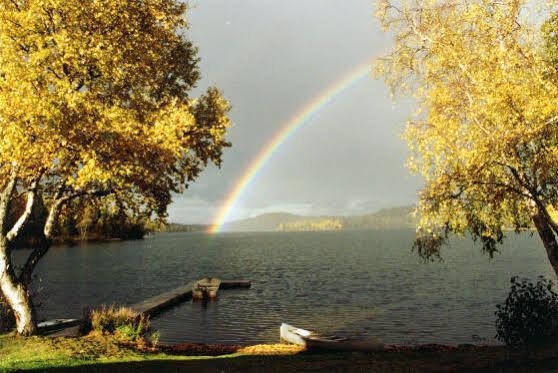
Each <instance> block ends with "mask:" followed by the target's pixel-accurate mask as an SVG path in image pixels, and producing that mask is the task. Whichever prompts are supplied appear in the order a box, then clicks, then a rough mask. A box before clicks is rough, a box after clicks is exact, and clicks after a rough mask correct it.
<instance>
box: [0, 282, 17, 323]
mask: <svg viewBox="0 0 558 373" xmlns="http://www.w3.org/2000/svg"><path fill="white" fill-rule="evenodd" d="M15 326H16V323H15V317H14V313H13V312H12V309H11V308H10V306H9V305H8V301H6V298H4V295H3V294H2V292H1V291H0V333H6V332H9V331H11V330H13V329H14V328H15Z"/></svg>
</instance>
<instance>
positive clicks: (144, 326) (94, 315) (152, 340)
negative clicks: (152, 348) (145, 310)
mask: <svg viewBox="0 0 558 373" xmlns="http://www.w3.org/2000/svg"><path fill="white" fill-rule="evenodd" d="M84 331H85V332H93V333H98V334H102V335H114V336H115V337H116V338H117V339H118V340H120V341H123V342H129V343H135V344H138V345H156V344H157V343H158V339H159V336H158V333H157V332H153V331H152V329H151V322H150V321H149V317H147V316H144V315H142V314H138V313H137V312H135V311H134V310H132V309H130V308H127V307H118V306H102V307H100V308H97V309H92V310H90V311H88V312H87V313H86V317H85V330H84Z"/></svg>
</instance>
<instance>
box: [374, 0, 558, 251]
mask: <svg viewBox="0 0 558 373" xmlns="http://www.w3.org/2000/svg"><path fill="white" fill-rule="evenodd" d="M556 5H557V2H556V1H547V2H545V3H544V4H540V3H537V4H536V5H535V6H533V4H529V3H528V2H527V1H525V0H503V1H493V0H451V1H450V0H400V1H397V2H392V1H391V0H381V1H380V2H379V7H378V17H379V19H380V21H381V23H382V25H383V26H384V28H385V29H386V30H387V31H389V32H391V33H392V34H393V35H394V39H395V46H394V47H393V49H392V50H391V52H390V53H389V54H387V55H385V56H383V57H382V58H380V59H379V61H378V64H377V66H376V72H377V73H378V75H379V76H382V77H384V78H385V79H386V81H387V83H388V85H389V87H390V88H391V89H392V92H393V93H399V94H412V95H414V97H415V98H416V100H417V104H418V110H417V113H416V114H415V115H414V116H413V117H412V118H411V119H410V120H409V121H408V123H407V125H406V130H405V138H406V140H407V142H408V144H409V147H410V150H411V156H410V158H409V160H408V165H409V167H410V168H411V169H412V170H413V171H415V172H418V173H420V174H421V175H422V176H423V177H424V180H425V187H424V189H423V190H422V191H421V193H420V201H419V204H418V208H417V212H418V215H419V217H420V223H419V227H418V232H419V240H417V244H416V246H417V248H418V250H419V252H420V253H421V254H422V255H424V256H425V257H432V256H436V255H438V254H439V248H440V244H441V243H442V242H443V240H444V238H445V237H447V234H448V233H449V232H454V233H457V234H463V233H465V232H467V231H468V232H470V233H471V234H472V235H473V237H475V238H479V239H481V240H482V243H483V247H484V249H485V250H486V251H487V252H489V253H490V254H491V255H492V254H493V253H494V252H495V251H496V243H498V242H501V241H502V238H503V237H504V231H505V229H506V228H510V227H513V228H514V229H516V230H521V229H524V228H527V227H530V226H531V219H532V216H533V214H539V213H540V214H542V215H544V216H545V217H548V216H549V212H548V207H549V206H550V205H554V206H558V178H557V177H556V175H557V174H558V142H557V139H558V118H557V117H556V115H558V63H557V62H558V44H557V41H558V36H557V35H558V34H557V32H558V18H557V16H556V15H555V14H556V13H555V11H556ZM541 20H547V21H546V22H545V23H544V25H543V26H542V32H541V25H540V21H541Z"/></svg>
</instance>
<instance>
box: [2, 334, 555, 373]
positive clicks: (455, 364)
mask: <svg viewBox="0 0 558 373" xmlns="http://www.w3.org/2000/svg"><path fill="white" fill-rule="evenodd" d="M267 347H269V348H270V349H272V348H273V346H263V348H262V349H261V350H265V349H266V348H267ZM186 353H188V352H186ZM256 353H257V352H256ZM556 366H558V349H557V348H551V349H549V350H546V351H539V352H537V353H531V354H530V355H525V354H524V353H518V352H510V351H508V350H507V349H505V348H504V347H486V348H476V349H470V348H469V349H468V348H460V349H449V350H444V351H429V350H422V351H420V350H404V351H400V352H376V353H308V352H303V353H298V354H295V355H276V356H261V355H252V356H248V355H244V354H242V353H235V354H229V355H222V356H218V357H214V356H185V355H171V354H167V353H163V352H160V351H154V352H150V351H143V350H138V349H136V348H133V347H129V346H126V345H122V344H119V343H118V342H117V341H116V339H115V338H114V337H108V336H100V335H89V336H85V337H80V338H46V337H30V338H21V337H18V336H16V335H14V334H5V335H0V371H10V370H24V369H36V370H40V371H43V370H53V371H60V370H67V371H88V372H101V371H103V372H104V371H110V372H114V371H116V372H136V371H139V370H141V371H153V372H157V373H161V372H164V371H194V372H262V371H266V372H267V371H271V372H282V371H293V372H294V371H296V372H300V371H340V372H341V371H351V372H433V371H438V372H454V371H475V372H479V371H486V372H504V371H505V372H508V371H511V372H537V371H546V370H547V369H549V368H554V367H556Z"/></svg>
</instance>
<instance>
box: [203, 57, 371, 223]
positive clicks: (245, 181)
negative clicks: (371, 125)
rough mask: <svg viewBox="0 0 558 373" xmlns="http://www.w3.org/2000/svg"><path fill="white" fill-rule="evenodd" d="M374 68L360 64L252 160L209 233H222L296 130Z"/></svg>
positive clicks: (301, 111)
mask: <svg viewBox="0 0 558 373" xmlns="http://www.w3.org/2000/svg"><path fill="white" fill-rule="evenodd" d="M370 66H371V63H365V64H363V65H360V66H358V67H357V68H356V69H354V70H352V71H351V72H350V73H348V74H346V75H345V76H343V77H342V78H341V79H339V80H338V81H336V82H335V83H333V84H331V85H330V86H329V87H328V88H327V89H326V90H325V91H324V92H323V93H321V94H320V95H318V96H316V97H314V98H313V99H312V100H311V101H310V102H309V103H308V104H306V105H305V106H304V107H303V108H302V109H301V110H300V111H299V112H298V113H297V114H296V115H295V116H293V117H292V118H291V119H290V120H289V121H288V122H287V123H286V124H285V125H284V126H283V127H282V128H281V130H280V131H279V132H277V134H276V135H275V136H274V137H273V139H272V140H271V141H270V142H269V143H267V144H266V145H265V146H264V147H263V149H262V150H261V151H260V152H259V154H258V156H257V157H256V158H254V159H253V160H252V162H251V163H250V165H249V166H248V168H247V169H246V170H245V171H244V173H243V174H242V177H241V178H240V179H239V180H238V181H237V183H236V184H235V186H234V188H233V189H232V190H231V191H230V193H229V194H228V196H227V198H226V200H225V203H224V204H223V205H222V206H221V208H220V209H219V211H218V213H217V215H216V217H215V219H214V221H213V223H212V224H211V226H210V228H209V230H208V232H209V233H218V232H219V231H220V229H221V228H222V227H223V224H225V222H226V220H227V218H228V216H229V215H230V213H231V211H232V210H233V209H234V207H235V205H236V203H237V202H238V200H239V199H240V197H241V196H242V194H243V192H244V191H245V190H246V188H247V187H248V185H250V183H251V182H252V181H253V180H254V179H255V178H256V176H257V175H258V172H259V171H260V170H261V169H262V168H263V167H264V166H265V164H266V163H267V162H268V161H269V160H270V159H271V157H272V156H273V155H274V154H275V153H276V152H277V149H279V147H280V146H281V145H282V144H283V143H285V142H286V141H287V140H288V139H289V138H290V137H291V136H292V135H293V134H294V133H295V132H296V130H298V129H299V128H300V127H302V126H303V125H304V124H306V123H308V122H310V121H311V120H312V119H313V117H314V116H315V115H316V114H317V113H318V112H320V111H321V110H322V109H323V108H324V107H326V106H327V105H328V104H330V103H331V102H332V101H333V100H334V99H335V98H336V97H338V96H339V95H341V94H342V93H343V92H345V91H346V90H348V89H349V88H350V87H352V86H353V85H354V84H356V83H357V82H358V81H360V80H361V79H363V78H364V77H366V76H367V75H368V74H369V72H370Z"/></svg>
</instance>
